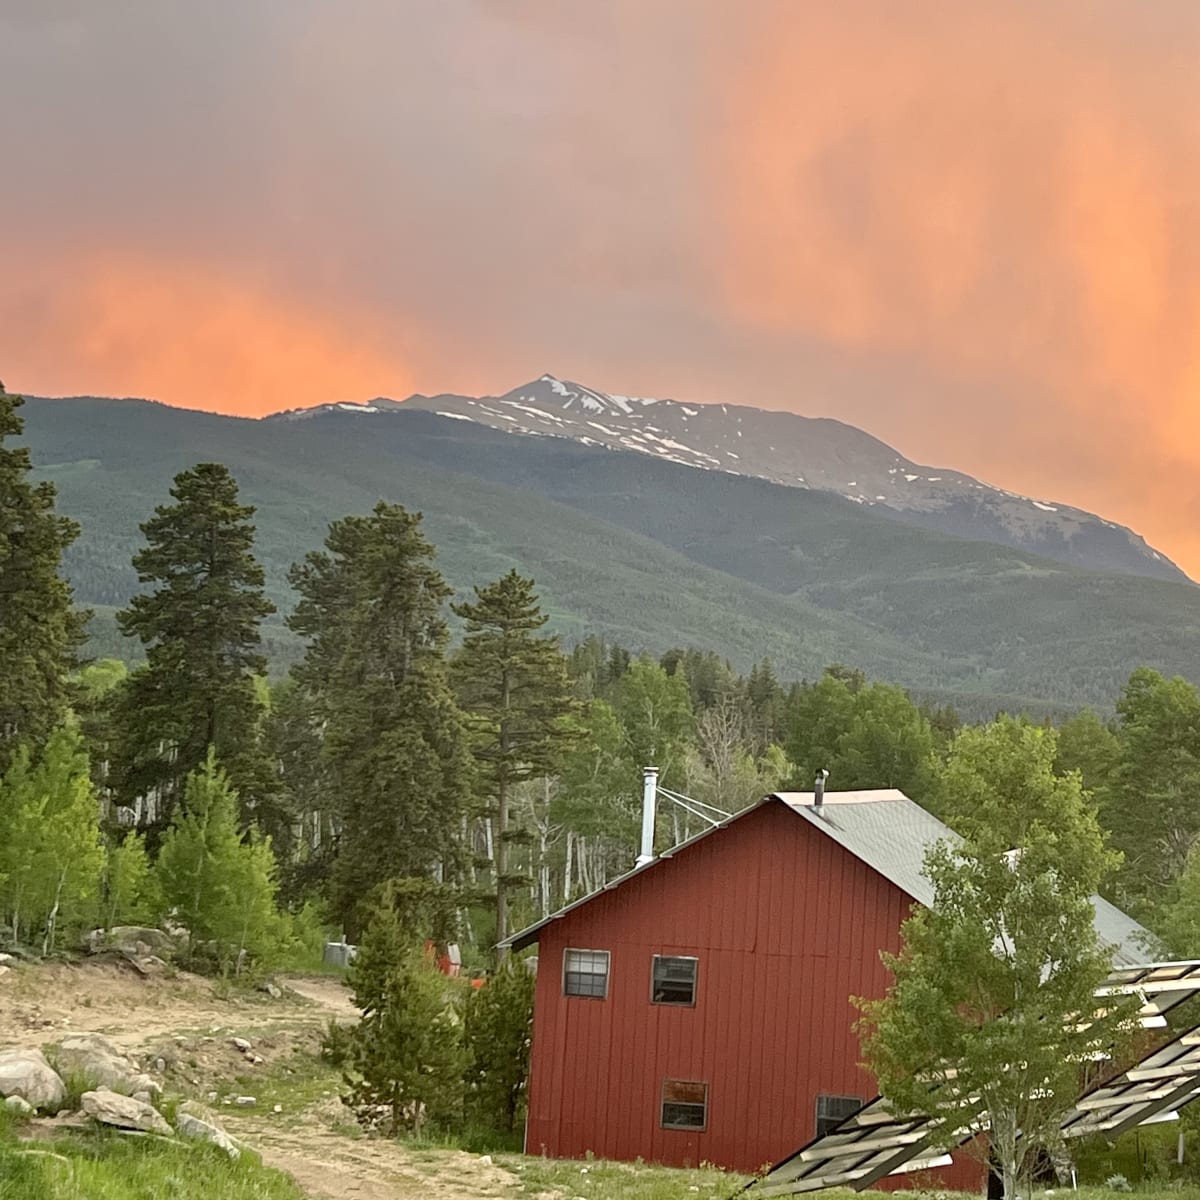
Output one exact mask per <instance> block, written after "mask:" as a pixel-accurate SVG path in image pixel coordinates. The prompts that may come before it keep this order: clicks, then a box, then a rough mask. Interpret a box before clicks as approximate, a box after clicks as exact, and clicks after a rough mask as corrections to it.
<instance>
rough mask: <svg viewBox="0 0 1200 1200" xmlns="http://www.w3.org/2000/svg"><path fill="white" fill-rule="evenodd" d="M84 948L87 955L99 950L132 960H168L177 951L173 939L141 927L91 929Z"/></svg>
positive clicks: (158, 931)
mask: <svg viewBox="0 0 1200 1200" xmlns="http://www.w3.org/2000/svg"><path fill="white" fill-rule="evenodd" d="M85 948H86V949H87V952H88V953H89V954H99V953H100V951H101V950H116V951H119V952H120V953H121V954H126V955H129V956H131V957H133V958H139V959H141V958H149V957H151V956H157V957H158V958H164V959H169V958H172V957H173V956H174V955H175V952H176V950H177V949H178V947H177V945H176V943H175V939H174V938H173V937H171V935H170V934H169V933H164V932H163V931H162V930H161V929H149V928H147V927H145V926H142V925H114V926H113V927H112V929H93V930H92V932H91V933H89V934H88V935H87V940H86V942H85Z"/></svg>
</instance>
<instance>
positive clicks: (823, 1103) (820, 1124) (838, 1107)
mask: <svg viewBox="0 0 1200 1200" xmlns="http://www.w3.org/2000/svg"><path fill="white" fill-rule="evenodd" d="M860 1108H862V1100H860V1099H859V1097H858V1096H818V1097H817V1137H824V1136H825V1135H826V1134H827V1133H829V1132H830V1130H832V1129H834V1128H836V1127H837V1126H838V1125H840V1124H841V1123H842V1122H843V1121H844V1120H845V1119H846V1118H847V1117H852V1116H854V1114H855V1113H856V1112H858V1110H859V1109H860Z"/></svg>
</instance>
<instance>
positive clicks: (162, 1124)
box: [80, 1087, 174, 1137]
mask: <svg viewBox="0 0 1200 1200" xmlns="http://www.w3.org/2000/svg"><path fill="white" fill-rule="evenodd" d="M80 1105H81V1107H82V1108H83V1111H84V1112H85V1113H87V1115H88V1116H89V1117H91V1118H92V1120H93V1121H99V1122H100V1123H101V1124H102V1125H115V1126H116V1127H117V1128H118V1129H140V1130H142V1131H143V1132H145V1133H158V1134H162V1135H163V1136H164V1137H170V1136H171V1135H172V1134H173V1133H174V1130H172V1128H171V1127H170V1125H168V1124H167V1123H166V1121H164V1120H163V1118H162V1116H161V1114H160V1113H159V1112H158V1110H157V1109H156V1108H155V1107H154V1106H153V1105H152V1104H143V1103H142V1102H141V1101H140V1100H135V1099H134V1098H133V1097H132V1096H122V1095H119V1094H118V1093H117V1092H113V1091H110V1090H109V1089H108V1088H106V1087H102V1088H97V1089H96V1090H95V1091H94V1092H84V1093H83V1096H82V1097H81V1099H80Z"/></svg>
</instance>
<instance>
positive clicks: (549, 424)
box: [279, 375, 1187, 580]
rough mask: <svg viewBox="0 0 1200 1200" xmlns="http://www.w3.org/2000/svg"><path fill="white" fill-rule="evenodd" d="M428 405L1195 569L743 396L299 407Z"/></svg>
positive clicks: (1097, 524)
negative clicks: (689, 400) (700, 400)
mask: <svg viewBox="0 0 1200 1200" xmlns="http://www.w3.org/2000/svg"><path fill="white" fill-rule="evenodd" d="M399 408H406V409H410V410H411V409H423V410H426V411H429V412H433V413H436V414H437V415H439V416H442V417H445V418H448V419H450V420H456V421H470V422H474V423H476V424H479V425H486V426H489V427H491V428H492V429H498V430H502V431H504V432H506V433H511V434H519V435H525V436H540V437H555V438H567V439H570V440H572V441H575V442H579V443H582V444H583V445H587V446H599V447H605V448H608V449H611V450H624V451H633V452H636V453H639V454H646V455H650V456H652V457H654V458H658V459H662V460H664V461H667V462H673V463H680V464H683V465H686V466H689V467H696V468H699V469H701V470H706V471H722V472H725V473H727V474H732V475H747V476H751V477H755V478H759V479H766V480H770V481H771V482H772V483H778V484H784V485H786V486H788V487H797V488H807V489H812V490H816V491H823V492H832V493H835V494H836V495H839V496H842V497H844V498H845V499H847V500H850V501H852V502H853V503H855V504H859V505H862V506H864V507H865V508H870V509H874V510H876V511H877V512H878V513H879V514H880V515H882V516H889V517H892V518H895V519H897V520H901V521H904V522H906V523H908V524H912V525H919V526H922V527H924V528H927V529H932V530H936V531H938V532H940V533H949V534H953V535H955V536H958V537H965V538H970V539H973V540H977V541H986V542H993V543H997V544H999V545H1004V546H1013V547H1016V548H1019V549H1022V550H1027V551H1030V552H1032V553H1035V554H1041V555H1044V556H1046V557H1048V558H1053V559H1056V560H1058V561H1060V562H1067V563H1073V564H1076V565H1078V566H1083V567H1087V568H1089V569H1092V570H1103V571H1118V572H1121V573H1124V574H1132V575H1145V576H1151V577H1154V578H1160V579H1174V580H1184V579H1186V578H1187V576H1186V575H1185V574H1184V573H1183V571H1182V570H1180V568H1179V567H1178V566H1176V565H1175V563H1173V562H1172V561H1171V560H1170V559H1169V558H1168V557H1167V556H1166V555H1164V554H1162V553H1161V552H1160V551H1158V550H1156V549H1154V547H1152V546H1150V545H1148V544H1147V543H1146V541H1145V540H1144V539H1143V538H1141V537H1140V536H1138V535H1137V534H1136V533H1134V532H1133V531H1132V530H1130V529H1128V528H1126V527H1125V526H1123V525H1119V524H1117V523H1116V522H1114V521H1109V520H1106V519H1104V518H1103V517H1100V516H1097V515H1095V514H1094V513H1090V512H1086V511H1084V510H1083V509H1079V508H1075V507H1072V506H1070V505H1067V504H1061V503H1058V502H1056V501H1052V500H1048V499H1039V498H1035V497H1032V496H1023V495H1020V494H1018V493H1016V492H1012V491H1008V490H1006V489H1004V488H1002V487H997V486H994V485H992V484H989V483H984V482H982V481H980V480H978V479H975V478H974V477H972V476H970V475H967V474H965V473H964V472H962V471H956V470H953V469H951V468H938V467H930V466H925V465H923V464H921V463H917V462H914V461H912V460H911V459H909V458H906V457H905V456H904V455H902V454H900V453H899V452H898V451H897V450H895V449H894V448H893V447H891V446H889V445H887V443H885V442H882V441H880V440H879V439H878V438H875V437H872V436H871V435H870V434H869V433H866V432H864V431H863V430H861V429H858V428H856V427H855V426H853V425H847V424H845V423H844V422H842V421H837V420H834V419H832V418H829V417H804V416H799V415H797V414H796V413H790V412H777V411H770V410H766V409H761V408H753V407H749V406H746V405H739V404H685V403H682V402H680V401H677V400H669V399H651V398H644V397H635V396H623V395H616V394H613V393H609V392H602V391H598V390H596V389H594V388H590V387H586V386H584V385H583V384H580V383H574V382H572V381H570V380H563V379H557V378H555V376H553V375H542V376H541V377H540V378H538V379H535V380H533V381H532V382H530V383H526V384H523V385H522V386H520V387H516V388H513V389H512V390H511V391H508V392H505V393H504V394H503V395H500V396H482V397H475V396H458V395H452V394H443V395H438V396H423V395H419V394H418V395H414V396H410V397H409V398H408V399H407V400H404V401H396V400H388V399H384V398H379V399H376V400H372V401H370V402H369V403H366V404H354V403H348V402H342V403H338V404H330V405H322V406H319V407H318V408H312V409H300V410H293V411H292V412H289V413H282V414H279V417H280V418H283V419H290V420H297V419H303V418H306V417H309V416H312V415H315V414H317V413H329V412H339V413H357V414H361V415H362V416H364V417H376V418H378V417H383V416H385V415H386V414H387V413H388V412H389V411H394V410H396V409H399Z"/></svg>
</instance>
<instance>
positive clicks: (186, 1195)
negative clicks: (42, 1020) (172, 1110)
mask: <svg viewBox="0 0 1200 1200" xmlns="http://www.w3.org/2000/svg"><path fill="white" fill-rule="evenodd" d="M213 1197H220V1198H221V1200H304V1194H303V1193H302V1192H301V1191H300V1190H299V1189H298V1188H297V1187H296V1185H295V1184H294V1183H293V1182H292V1180H291V1179H290V1178H288V1176H286V1175H284V1174H282V1173H281V1172H279V1171H274V1170H272V1169H270V1168H269V1167H264V1166H262V1165H260V1164H259V1163H257V1162H254V1161H253V1160H252V1158H251V1156H249V1155H243V1156H242V1158H241V1159H239V1160H238V1161H237V1162H234V1161H233V1160H231V1159H230V1158H229V1157H228V1156H227V1155H226V1154H225V1153H224V1152H223V1151H220V1150H217V1149H216V1148H214V1147H211V1146H202V1145H196V1144H195V1143H190V1142H181V1143H179V1144H178V1145H174V1144H172V1143H170V1142H167V1141H164V1140H161V1139H150V1138H127V1137H122V1136H121V1135H119V1134H115V1133H114V1134H104V1133H96V1134H88V1135H80V1136H77V1137H70V1138H60V1139H58V1140H56V1141H53V1142H38V1143H36V1144H33V1143H29V1144H25V1143H17V1142H14V1141H12V1140H9V1139H6V1140H4V1141H0V1200H213Z"/></svg>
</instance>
